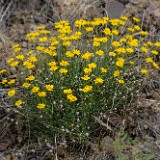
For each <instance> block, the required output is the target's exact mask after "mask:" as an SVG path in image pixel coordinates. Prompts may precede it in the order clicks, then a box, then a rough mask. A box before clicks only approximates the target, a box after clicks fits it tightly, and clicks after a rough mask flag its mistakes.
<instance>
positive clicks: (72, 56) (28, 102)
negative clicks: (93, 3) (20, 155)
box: [0, 17, 160, 142]
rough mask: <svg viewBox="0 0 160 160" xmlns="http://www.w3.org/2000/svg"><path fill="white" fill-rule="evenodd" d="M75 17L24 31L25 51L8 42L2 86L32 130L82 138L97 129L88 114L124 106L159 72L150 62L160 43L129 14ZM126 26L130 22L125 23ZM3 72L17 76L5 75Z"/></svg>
mask: <svg viewBox="0 0 160 160" xmlns="http://www.w3.org/2000/svg"><path fill="white" fill-rule="evenodd" d="M128 21H129V20H128V18H127V17H121V18H120V19H108V18H107V17H103V18H95V19H94V20H93V21H87V20H83V19H80V20H76V21H75V22H74V26H71V25H70V23H69V22H68V21H60V22H56V23H54V24H53V27H54V30H53V31H49V30H46V29H45V26H38V27H37V29H36V30H35V31H33V32H31V33H28V34H27V36H26V37H27V39H28V50H22V48H21V47H20V45H19V44H16V45H14V46H12V48H13V51H14V53H15V54H14V56H12V57H10V58H8V60H7V63H8V66H9V67H8V69H7V68H2V69H1V70H0V75H1V85H2V87H8V88H9V91H8V97H10V99H11V101H12V102H13V104H14V106H15V107H17V110H18V112H19V113H21V115H23V116H24V117H26V118H27V121H28V122H29V124H30V128H31V131H32V132H31V133H33V134H36V135H43V136H45V135H49V136H51V135H53V134H57V135H67V136H69V137H70V138H71V139H72V140H76V141H77V140H78V141H80V142H82V140H84V139H85V138H86V137H88V136H89V135H90V134H91V132H93V130H94V129H95V124H94V121H93V120H92V115H96V114H97V115H98V114H100V113H101V112H104V111H106V110H109V109H117V110H120V109H122V106H123V105H124V104H125V103H127V102H128V101H129V100H130V98H131V97H133V96H134V94H135V93H136V91H137V89H138V87H139V85H141V84H142V82H143V81H144V80H145V79H146V77H148V76H149V75H150V73H151V72H152V69H157V70H159V65H158V64H157V63H156V62H155V61H154V56H155V55H157V54H158V52H157V51H156V49H157V47H159V46H160V42H154V43H153V42H151V41H149V40H148V38H147V37H148V32H146V31H143V30H142V29H141V28H140V26H139V24H140V22H139V21H140V20H139V19H138V18H136V17H133V19H132V20H131V21H132V23H128ZM128 24H130V26H128ZM7 72H12V73H14V75H16V78H14V79H7V78H4V76H5V75H6V76H7Z"/></svg>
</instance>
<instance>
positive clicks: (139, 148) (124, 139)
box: [112, 130, 157, 160]
mask: <svg viewBox="0 0 160 160" xmlns="http://www.w3.org/2000/svg"><path fill="white" fill-rule="evenodd" d="M152 145H153V144H152V143H151V140H149V139H145V142H140V141H139V140H138V139H134V140H133V139H132V138H131V137H130V136H129V135H128V134H127V133H125V132H124V131H123V130H120V132H119V136H118V137H116V139H115V141H114V142H113V144H112V148H114V152H113V154H114V155H115V157H116V158H117V159H118V160H128V159H130V160H136V159H137V160H152V159H154V158H156V154H157V153H156V151H155V150H154V148H153V146H152Z"/></svg>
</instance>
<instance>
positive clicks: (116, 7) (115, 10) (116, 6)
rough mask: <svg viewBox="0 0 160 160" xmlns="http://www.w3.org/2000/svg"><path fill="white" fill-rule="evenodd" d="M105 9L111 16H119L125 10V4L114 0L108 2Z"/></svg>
mask: <svg viewBox="0 0 160 160" xmlns="http://www.w3.org/2000/svg"><path fill="white" fill-rule="evenodd" d="M105 9H106V11H107V13H108V17H109V18H119V17H120V16H121V15H122V13H123V11H124V5H123V4H122V3H120V2H118V1H116V0H113V1H109V2H108V3H106V8H105Z"/></svg>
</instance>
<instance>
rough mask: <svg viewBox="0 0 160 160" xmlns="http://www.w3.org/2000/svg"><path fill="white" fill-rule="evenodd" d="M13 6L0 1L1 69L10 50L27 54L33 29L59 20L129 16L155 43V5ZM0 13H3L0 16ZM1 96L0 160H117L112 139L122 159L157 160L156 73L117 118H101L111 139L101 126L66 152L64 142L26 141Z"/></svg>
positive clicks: (158, 15)
mask: <svg viewBox="0 0 160 160" xmlns="http://www.w3.org/2000/svg"><path fill="white" fill-rule="evenodd" d="M13 1H14V3H12V2H11V1H9V0H6V2H5V1H3V0H1V1H0V4H1V6H2V7H1V8H0V9H1V11H0V68H3V66H4V65H5V63H4V62H3V60H4V59H5V58H6V57H8V56H9V55H10V54H11V52H10V47H11V45H12V44H14V43H21V45H22V47H23V48H24V49H25V48H27V40H26V37H25V35H26V33H28V32H30V31H31V30H33V29H34V28H35V27H36V25H41V24H43V25H46V28H48V29H52V28H51V24H52V23H53V22H55V21H59V20H62V19H67V20H70V21H71V22H73V21H74V20H75V19H76V18H87V19H92V18H93V17H102V16H109V17H110V18H118V17H120V16H121V15H126V16H128V17H131V16H133V15H134V16H136V17H139V18H140V19H141V20H142V24H141V27H142V28H143V29H144V30H149V34H150V35H151V38H152V40H153V41H157V40H158V41H160V0H152V1H150V0H97V1H96V0H95V1H94V0H81V1H80V0H68V1H66V0H27V1H25V0H22V1H21V2H18V0H13ZM7 2H8V4H10V7H8V9H7V6H5V3H7ZM3 6H5V7H3ZM2 10H3V11H4V12H5V11H6V12H5V13H3V12H2ZM159 52H160V49H159ZM4 94H5V90H3V88H0V160H54V159H55V160H111V159H112V160H114V159H115V160H116V157H115V156H114V153H115V152H116V149H115V148H114V145H113V144H114V142H115V140H116V139H118V140H119V141H120V145H124V146H128V147H127V148H125V152H124V153H123V156H126V157H129V156H128V155H129V154H130V152H132V153H133V152H134V151H135V149H138V150H139V151H140V153H142V154H144V155H145V153H147V154H148V155H147V154H146V155H147V158H148V159H149V156H151V155H152V154H153V156H152V157H153V158H152V157H151V158H150V160H152V159H153V160H160V74H159V73H155V75H154V76H153V77H152V78H150V79H149V80H148V81H147V83H146V86H142V89H141V92H140V93H138V94H137V96H136V99H134V100H133V101H132V102H131V103H130V104H129V105H128V106H126V107H125V109H124V111H123V112H122V113H118V114H117V113H116V112H115V113H113V112H106V113H105V116H104V117H110V118H109V121H110V122H112V123H111V125H112V127H113V130H114V134H112V133H109V132H108V131H107V130H106V128H105V127H104V126H103V125H100V130H101V131H102V134H104V136H101V137H99V136H97V137H96V138H95V139H94V140H93V141H91V142H90V143H89V144H88V145H86V146H81V147H80V146H78V147H77V146H70V145H69V144H68V143H67V142H66V140H65V139H62V140H60V142H57V143H56V145H55V143H52V142H48V141H45V142H41V141H40V140H39V139H30V137H29V136H28V135H29V134H28V131H27V130H26V128H25V127H24V125H23V124H21V121H20V120H19V119H17V116H16V113H14V112H13V111H11V110H10V108H9V106H8V104H7V100H6V99H5V97H4ZM101 122H103V123H105V122H106V120H105V118H104V119H101ZM117 128H123V129H124V130H125V131H126V134H127V135H129V137H131V138H133V139H135V138H137V139H138V141H139V143H137V144H136V145H133V144H132V143H130V142H127V141H126V140H125V139H124V134H122V135H121V134H120V133H119V132H118V130H117ZM146 142H148V143H146ZM99 144H100V145H99ZM135 146H136V147H135ZM135 153H136V152H135ZM137 153H138V152H137ZM147 158H146V159H147ZM140 160H141V159H140ZM144 160H145V158H144Z"/></svg>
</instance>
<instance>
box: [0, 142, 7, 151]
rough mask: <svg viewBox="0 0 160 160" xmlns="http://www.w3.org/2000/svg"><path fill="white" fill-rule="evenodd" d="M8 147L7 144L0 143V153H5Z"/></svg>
mask: <svg viewBox="0 0 160 160" xmlns="http://www.w3.org/2000/svg"><path fill="white" fill-rule="evenodd" d="M8 146H9V143H0V151H5V150H6V149H7V147H8Z"/></svg>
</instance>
